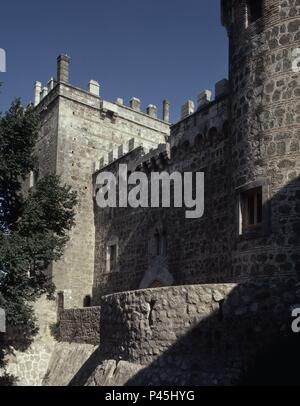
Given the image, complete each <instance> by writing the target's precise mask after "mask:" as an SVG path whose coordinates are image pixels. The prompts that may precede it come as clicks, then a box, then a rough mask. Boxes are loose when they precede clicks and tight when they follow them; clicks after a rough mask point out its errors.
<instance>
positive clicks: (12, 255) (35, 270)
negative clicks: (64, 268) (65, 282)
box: [0, 100, 77, 336]
mask: <svg viewBox="0 0 300 406" xmlns="http://www.w3.org/2000/svg"><path fill="white" fill-rule="evenodd" d="M38 126H39V120H38V117H37V115H36V114H35V111H34V109H33V108H32V107H29V108H27V109H24V108H23V107H22V106H21V103H20V101H19V100H16V101H15V102H14V103H13V104H12V106H11V108H10V110H9V111H8V112H7V113H6V114H4V115H3V116H1V117H0V306H1V307H2V308H4V309H5V310H6V314H7V322H8V325H9V326H11V327H13V328H14V329H15V330H17V331H19V332H22V335H24V336H25V335H26V336H30V335H31V334H33V333H35V332H36V326H35V320H34V315H33V310H32V303H33V302H34V301H35V300H36V299H37V298H39V297H40V296H41V295H42V294H45V293H47V294H49V295H51V294H52V293H53V291H54V286H53V284H52V282H51V280H50V278H49V271H47V270H48V269H49V266H50V264H51V262H52V261H56V260H58V259H59V258H60V257H61V256H62V254H63V249H64V247H65V244H66V242H67V241H68V232H69V231H70V229H71V228H72V226H73V225H74V216H75V210H74V208H75V205H76V202H77V198H76V193H75V192H74V191H72V190H71V188H70V187H69V186H67V185H64V184H62V183H61V180H60V178H59V176H57V175H55V174H48V175H47V176H45V177H42V178H40V179H39V180H38V181H37V182H36V184H35V186H34V187H33V188H31V189H30V190H29V192H28V193H26V194H25V193H23V190H22V185H23V184H24V181H25V179H26V178H27V177H28V175H29V173H30V172H31V171H35V170H36V167H37V162H36V159H35V156H34V151H35V145H36V142H37V137H38Z"/></svg>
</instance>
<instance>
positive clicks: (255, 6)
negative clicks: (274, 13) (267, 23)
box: [246, 0, 263, 27]
mask: <svg viewBox="0 0 300 406" xmlns="http://www.w3.org/2000/svg"><path fill="white" fill-rule="evenodd" d="M262 6H263V4H262V0H246V19H247V20H246V21H247V22H246V26H247V27H248V26H249V25H250V24H252V23H254V22H255V21H256V20H258V19H259V18H261V17H262V14H263V7H262Z"/></svg>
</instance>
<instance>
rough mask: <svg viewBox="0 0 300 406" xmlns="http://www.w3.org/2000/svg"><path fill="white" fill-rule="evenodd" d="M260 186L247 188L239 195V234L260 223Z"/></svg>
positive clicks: (254, 227)
mask: <svg viewBox="0 0 300 406" xmlns="http://www.w3.org/2000/svg"><path fill="white" fill-rule="evenodd" d="M262 205H263V203H262V188H261V187H258V188H255V189H251V190H247V191H246V192H243V193H241V195H240V216H241V224H240V234H243V233H245V232H247V231H250V230H253V229H256V228H258V227H259V226H260V225H261V224H262Z"/></svg>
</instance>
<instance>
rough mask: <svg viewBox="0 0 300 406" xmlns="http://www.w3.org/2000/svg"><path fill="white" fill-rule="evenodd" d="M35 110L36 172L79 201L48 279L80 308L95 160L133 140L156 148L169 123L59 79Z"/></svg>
mask: <svg viewBox="0 0 300 406" xmlns="http://www.w3.org/2000/svg"><path fill="white" fill-rule="evenodd" d="M36 110H37V112H38V113H39V115H40V118H41V122H42V126H41V129H40V134H39V135H40V137H39V141H38V145H37V155H38V158H39V176H44V175H45V174H47V173H49V172H55V173H57V174H59V175H61V176H62V181H63V182H66V183H67V184H68V185H70V186H72V188H73V189H74V190H75V191H77V194H78V199H79V203H78V206H77V213H76V226H75V227H74V228H73V229H72V230H71V232H70V241H69V243H68V244H67V246H66V249H65V252H64V256H63V258H62V259H61V260H60V261H58V262H57V263H54V264H53V265H52V267H51V273H52V280H53V282H54V284H55V285H56V287H57V290H58V291H64V301H65V307H66V308H70V307H82V306H83V305H84V300H85V297H86V296H88V295H90V294H91V291H92V284H93V271H94V248H95V230H94V216H93V185H92V174H93V172H94V165H95V162H97V161H99V159H100V158H101V156H102V155H103V154H104V153H108V152H109V151H111V150H112V149H113V148H117V147H118V146H119V145H121V144H124V143H127V142H128V141H129V140H130V139H132V138H135V140H136V142H137V143H143V144H144V145H146V146H147V147H149V148H150V147H152V148H154V147H156V146H157V145H158V144H159V143H162V142H165V139H166V137H167V136H168V135H169V131H170V126H169V123H166V122H164V121H162V120H159V119H157V118H154V117H150V116H149V115H147V114H144V113H143V112H140V111H136V110H134V109H131V108H129V107H126V106H122V105H119V104H116V103H109V102H106V101H104V100H102V98H100V97H98V96H96V95H94V94H91V93H90V92H87V91H85V90H82V89H78V88H76V87H74V86H73V85H71V84H68V83H63V82H59V83H57V84H56V85H55V87H54V88H53V89H52V90H51V91H50V92H49V93H48V95H47V96H46V97H44V98H43V99H42V100H41V102H40V103H39V104H38V105H37V107H36Z"/></svg>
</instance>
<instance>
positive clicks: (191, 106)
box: [180, 79, 229, 121]
mask: <svg viewBox="0 0 300 406" xmlns="http://www.w3.org/2000/svg"><path fill="white" fill-rule="evenodd" d="M228 94H229V82H228V80H227V79H222V80H220V81H219V82H217V83H216V84H215V98H214V100H213V99H212V91H211V90H203V91H202V92H200V93H199V94H198V97H197V109H196V110H195V103H194V101H193V100H188V101H187V102H185V103H184V104H183V105H182V107H181V120H185V119H186V118H187V117H189V116H191V115H192V114H194V113H195V112H197V111H199V110H202V109H203V108H207V107H209V106H210V105H211V104H212V103H214V102H216V101H218V100H219V99H221V98H223V97H225V96H227V95H228ZM181 120H180V121H181Z"/></svg>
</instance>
